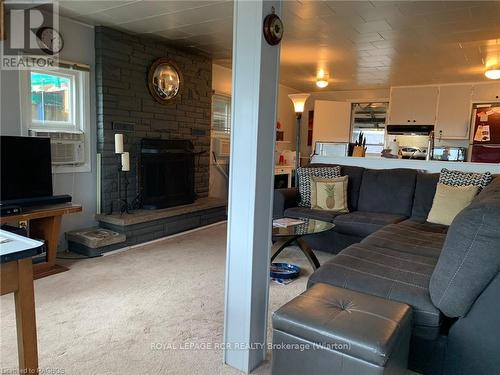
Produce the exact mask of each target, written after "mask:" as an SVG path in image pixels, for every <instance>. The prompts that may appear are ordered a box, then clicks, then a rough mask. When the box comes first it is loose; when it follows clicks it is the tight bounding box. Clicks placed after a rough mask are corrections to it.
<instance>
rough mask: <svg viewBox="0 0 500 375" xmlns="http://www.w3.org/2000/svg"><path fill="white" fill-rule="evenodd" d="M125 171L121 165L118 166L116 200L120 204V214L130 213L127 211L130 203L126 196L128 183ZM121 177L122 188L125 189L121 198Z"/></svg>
mask: <svg viewBox="0 0 500 375" xmlns="http://www.w3.org/2000/svg"><path fill="white" fill-rule="evenodd" d="M127 172H128V171H123V170H122V167H121V166H120V167H119V168H118V202H119V205H120V215H123V214H124V213H127V214H129V213H130V212H129V208H130V204H129V203H128V196H127V195H128V194H127V190H128V185H129V181H128V178H127ZM122 177H123V186H124V190H125V197H124V198H122V189H121V180H122Z"/></svg>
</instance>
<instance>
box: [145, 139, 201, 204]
mask: <svg viewBox="0 0 500 375" xmlns="http://www.w3.org/2000/svg"><path fill="white" fill-rule="evenodd" d="M193 149H194V148H193V144H192V143H191V141H188V140H160V139H143V140H142V141H141V161H140V164H141V168H140V173H141V178H140V181H141V193H142V194H141V196H142V204H143V207H144V208H145V209H158V208H166V207H173V206H178V205H183V204H189V203H193V202H194V200H195V192H194V156H195V153H194V150H193Z"/></svg>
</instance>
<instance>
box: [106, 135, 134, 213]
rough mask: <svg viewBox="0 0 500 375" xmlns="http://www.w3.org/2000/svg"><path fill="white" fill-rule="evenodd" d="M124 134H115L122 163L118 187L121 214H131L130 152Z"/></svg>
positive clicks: (116, 149) (112, 204)
mask: <svg viewBox="0 0 500 375" xmlns="http://www.w3.org/2000/svg"><path fill="white" fill-rule="evenodd" d="M123 138H124V137H123V134H115V154H117V155H120V163H119V166H118V171H117V188H118V205H119V207H120V215H123V214H124V213H127V214H129V213H130V212H129V208H130V204H129V202H128V196H127V195H128V185H129V181H128V178H127V172H129V171H130V154H129V153H128V152H125V151H124V147H123ZM122 179H123V186H124V187H125V197H123V198H122ZM114 202H115V201H114V200H113V201H112V202H111V207H110V212H109V215H111V214H112V213H113V208H114Z"/></svg>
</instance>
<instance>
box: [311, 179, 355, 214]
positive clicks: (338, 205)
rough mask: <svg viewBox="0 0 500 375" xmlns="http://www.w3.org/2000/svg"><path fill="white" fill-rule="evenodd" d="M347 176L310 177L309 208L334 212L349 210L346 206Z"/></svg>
mask: <svg viewBox="0 0 500 375" xmlns="http://www.w3.org/2000/svg"><path fill="white" fill-rule="evenodd" d="M347 181H348V177H347V176H343V177H337V178H322V177H314V176H313V177H311V208H312V209H316V210H327V211H334V212H349V209H348V207H347Z"/></svg>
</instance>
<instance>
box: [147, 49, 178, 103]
mask: <svg viewBox="0 0 500 375" xmlns="http://www.w3.org/2000/svg"><path fill="white" fill-rule="evenodd" d="M181 82H182V77H181V74H180V73H179V70H178V69H177V67H176V65H175V64H174V63H173V62H172V61H171V60H169V59H167V58H165V57H162V58H159V59H158V60H156V61H155V62H153V64H152V65H151V67H150V68H149V72H148V88H149V92H150V93H151V95H152V96H153V98H154V99H155V100H156V101H157V102H158V103H161V104H167V103H168V102H169V101H170V100H172V99H173V98H175V97H176V96H177V94H178V93H179V91H180V88H181Z"/></svg>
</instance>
